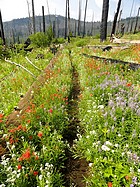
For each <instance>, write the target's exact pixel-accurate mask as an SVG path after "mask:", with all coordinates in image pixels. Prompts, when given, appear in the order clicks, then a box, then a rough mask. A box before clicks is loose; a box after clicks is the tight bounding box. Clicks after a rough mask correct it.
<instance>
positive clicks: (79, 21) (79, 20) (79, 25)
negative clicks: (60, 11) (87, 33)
mask: <svg viewBox="0 0 140 187" xmlns="http://www.w3.org/2000/svg"><path fill="white" fill-rule="evenodd" d="M80 28H81V0H79V18H78V36H80Z"/></svg>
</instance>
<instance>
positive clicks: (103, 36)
mask: <svg viewBox="0 0 140 187" xmlns="http://www.w3.org/2000/svg"><path fill="white" fill-rule="evenodd" d="M108 10H109V0H103V8H102V20H101V30H100V41H101V42H103V41H105V40H106V37H107V19H108Z"/></svg>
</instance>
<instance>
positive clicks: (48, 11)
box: [46, 0, 52, 25]
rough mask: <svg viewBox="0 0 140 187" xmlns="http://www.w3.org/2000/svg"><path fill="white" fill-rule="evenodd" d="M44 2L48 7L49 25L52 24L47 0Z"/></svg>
mask: <svg viewBox="0 0 140 187" xmlns="http://www.w3.org/2000/svg"><path fill="white" fill-rule="evenodd" d="M46 3H47V8H48V15H49V22H50V25H52V22H51V16H50V9H49V3H48V0H46Z"/></svg>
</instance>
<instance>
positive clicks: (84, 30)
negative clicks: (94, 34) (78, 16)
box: [83, 0, 88, 37]
mask: <svg viewBox="0 0 140 187" xmlns="http://www.w3.org/2000/svg"><path fill="white" fill-rule="evenodd" d="M87 3H88V0H86V5H85V15H84V28H83V37H84V36H85V32H86V13H87Z"/></svg>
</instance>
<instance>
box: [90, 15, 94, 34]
mask: <svg viewBox="0 0 140 187" xmlns="http://www.w3.org/2000/svg"><path fill="white" fill-rule="evenodd" d="M93 20H94V12H93V15H92V24H91V33H90V35H91V36H92V35H93Z"/></svg>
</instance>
